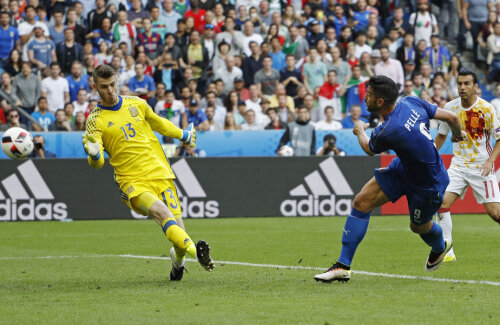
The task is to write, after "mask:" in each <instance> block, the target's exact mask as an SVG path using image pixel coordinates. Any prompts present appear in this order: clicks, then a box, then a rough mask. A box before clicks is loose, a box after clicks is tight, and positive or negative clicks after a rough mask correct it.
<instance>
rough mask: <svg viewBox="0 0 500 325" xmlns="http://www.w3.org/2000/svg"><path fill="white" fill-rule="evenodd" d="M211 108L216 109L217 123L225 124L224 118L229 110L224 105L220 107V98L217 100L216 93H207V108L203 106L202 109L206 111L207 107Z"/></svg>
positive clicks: (215, 118)
mask: <svg viewBox="0 0 500 325" xmlns="http://www.w3.org/2000/svg"><path fill="white" fill-rule="evenodd" d="M219 102H220V101H219ZM209 106H210V107H212V108H213V109H214V117H213V119H214V120H215V121H216V122H218V123H220V124H223V123H224V117H225V116H226V113H227V110H226V108H225V107H224V106H223V105H220V103H218V98H217V95H216V94H215V92H214V91H208V92H207V94H206V97H205V106H203V107H202V109H205V108H206V107H209ZM200 107H201V106H200ZM207 116H208V115H207Z"/></svg>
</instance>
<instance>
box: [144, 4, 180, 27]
mask: <svg viewBox="0 0 500 325" xmlns="http://www.w3.org/2000/svg"><path fill="white" fill-rule="evenodd" d="M151 16H153V26H154V25H155V22H156V21H155V20H154V15H153V10H151ZM180 19H182V15H181V14H180V13H178V12H177V11H175V10H174V0H165V1H164V2H163V11H162V13H161V14H160V17H158V20H157V22H158V24H159V25H160V24H161V25H163V23H164V24H165V25H166V27H167V28H166V30H165V32H166V33H173V34H174V33H176V32H177V21H179V20H180ZM158 27H159V26H158Z"/></svg>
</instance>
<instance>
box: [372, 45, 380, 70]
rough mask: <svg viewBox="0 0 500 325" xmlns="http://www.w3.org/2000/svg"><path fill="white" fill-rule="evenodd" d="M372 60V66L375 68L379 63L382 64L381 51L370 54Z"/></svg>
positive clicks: (377, 50)
mask: <svg viewBox="0 0 500 325" xmlns="http://www.w3.org/2000/svg"><path fill="white" fill-rule="evenodd" d="M370 60H371V62H372V65H373V66H374V67H375V66H376V65H377V63H379V62H380V60H381V58H380V50H379V49H375V50H373V51H372V54H370Z"/></svg>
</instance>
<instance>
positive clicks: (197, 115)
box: [182, 98, 210, 131]
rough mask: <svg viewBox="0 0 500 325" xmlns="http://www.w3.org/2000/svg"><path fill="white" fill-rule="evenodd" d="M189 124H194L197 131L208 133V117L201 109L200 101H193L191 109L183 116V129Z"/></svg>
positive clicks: (190, 104) (190, 103) (190, 105)
mask: <svg viewBox="0 0 500 325" xmlns="http://www.w3.org/2000/svg"><path fill="white" fill-rule="evenodd" d="M189 123H193V124H194V127H195V128H196V130H199V131H208V130H209V129H210V126H209V125H208V122H207V115H206V114H205V113H204V112H203V111H202V110H201V109H200V108H199V106H198V101H197V100H196V99H194V98H193V99H191V101H190V102H189V109H188V110H186V112H185V113H184V115H183V116H182V128H183V129H185V128H186V127H187V126H188V124H189Z"/></svg>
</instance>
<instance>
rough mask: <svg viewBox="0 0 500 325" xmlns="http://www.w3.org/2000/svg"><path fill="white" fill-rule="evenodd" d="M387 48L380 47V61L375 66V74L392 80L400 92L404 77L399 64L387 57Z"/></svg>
mask: <svg viewBox="0 0 500 325" xmlns="http://www.w3.org/2000/svg"><path fill="white" fill-rule="evenodd" d="M389 55H390V53H389V48H388V47H387V46H382V47H380V57H381V60H380V62H379V63H377V64H376V65H375V74H376V75H382V76H386V77H388V78H391V79H392V80H394V82H395V83H396V84H398V85H399V87H400V91H403V86H404V81H405V75H404V72H403V66H402V65H401V62H399V61H398V60H396V59H391V58H390V57H389Z"/></svg>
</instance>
